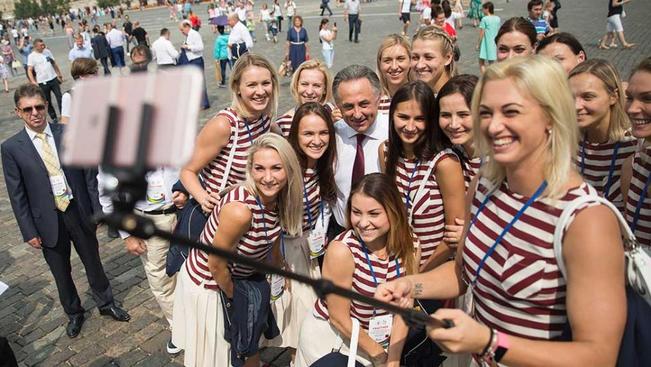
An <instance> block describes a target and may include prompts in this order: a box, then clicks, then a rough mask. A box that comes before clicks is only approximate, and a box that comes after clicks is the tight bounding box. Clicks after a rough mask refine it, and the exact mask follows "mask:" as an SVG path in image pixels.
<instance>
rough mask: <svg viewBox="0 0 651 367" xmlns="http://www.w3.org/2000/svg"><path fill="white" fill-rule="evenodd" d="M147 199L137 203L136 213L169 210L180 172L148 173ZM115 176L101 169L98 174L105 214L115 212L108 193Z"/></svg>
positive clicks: (101, 201)
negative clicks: (173, 187)
mask: <svg viewBox="0 0 651 367" xmlns="http://www.w3.org/2000/svg"><path fill="white" fill-rule="evenodd" d="M145 178H146V179H147V197H146V200H140V201H138V202H136V207H135V209H136V213H138V214H140V213H142V212H150V211H152V210H161V209H167V208H169V207H171V206H172V205H174V202H173V201H172V186H174V184H175V183H176V181H178V180H179V171H178V170H177V169H172V168H159V169H157V170H156V171H152V172H148V173H147V175H146V176H145ZM115 179H116V178H115V176H113V175H111V174H109V173H105V172H103V171H102V170H101V169H100V170H99V173H98V174H97V188H98V191H99V202H100V204H102V211H103V212H104V213H105V214H108V213H112V212H113V202H112V201H111V198H110V196H109V195H108V193H107V187H113V186H115V182H112V181H114V180H115ZM119 232H120V237H122V239H125V238H127V237H129V234H128V233H126V232H122V231H119Z"/></svg>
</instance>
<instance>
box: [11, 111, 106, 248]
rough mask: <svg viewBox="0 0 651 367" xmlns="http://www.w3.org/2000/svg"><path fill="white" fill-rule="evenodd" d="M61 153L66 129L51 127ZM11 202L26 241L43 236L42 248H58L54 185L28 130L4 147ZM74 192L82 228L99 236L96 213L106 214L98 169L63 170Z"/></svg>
mask: <svg viewBox="0 0 651 367" xmlns="http://www.w3.org/2000/svg"><path fill="white" fill-rule="evenodd" d="M50 128H51V129H52V135H53V137H54V140H55V143H56V147H57V151H58V152H61V135H62V134H63V127H62V126H60V125H58V124H51V125H50ZM0 150H1V152H2V170H3V171H4V176H5V182H6V184H7V191H8V193H9V200H10V201H11V207H12V208H13V211H14V215H15V216H16V221H17V222H18V226H19V227H20V232H21V233H22V235H23V240H24V241H25V242H27V241H29V240H31V239H32V238H34V237H41V241H42V243H43V244H42V245H43V246H45V247H54V246H56V244H57V240H58V236H59V221H58V217H57V209H56V207H55V205H54V196H53V194H52V186H51V185H50V179H49V177H48V174H47V169H46V168H45V164H44V163H43V160H42V159H41V157H40V156H39V155H38V151H37V150H36V147H34V144H33V143H32V142H31V140H30V138H29V135H28V134H27V132H26V131H25V129H21V130H20V132H18V133H17V134H16V135H14V136H12V137H11V138H9V139H7V140H6V141H5V142H4V143H2V145H1V146H0ZM63 172H64V174H65V176H66V179H67V181H68V185H70V188H71V189H72V195H73V197H74V199H73V200H74V202H75V203H76V207H77V208H78V210H79V214H80V217H81V220H82V223H80V225H81V226H84V227H85V228H86V229H88V230H90V231H92V233H95V228H96V225H95V224H94V222H93V220H92V216H93V215H94V214H99V213H101V212H102V207H101V206H100V204H99V195H98V192H97V170H96V169H76V168H67V167H63ZM68 210H70V209H68Z"/></svg>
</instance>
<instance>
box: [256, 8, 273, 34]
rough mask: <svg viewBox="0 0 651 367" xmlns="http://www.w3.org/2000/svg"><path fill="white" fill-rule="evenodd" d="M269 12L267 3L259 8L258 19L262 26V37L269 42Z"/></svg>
mask: <svg viewBox="0 0 651 367" xmlns="http://www.w3.org/2000/svg"><path fill="white" fill-rule="evenodd" d="M271 19H272V18H271V10H270V9H269V6H268V5H267V3H264V4H262V8H260V17H259V20H260V21H261V22H262V24H264V36H265V38H266V39H267V41H271V34H270V30H271Z"/></svg>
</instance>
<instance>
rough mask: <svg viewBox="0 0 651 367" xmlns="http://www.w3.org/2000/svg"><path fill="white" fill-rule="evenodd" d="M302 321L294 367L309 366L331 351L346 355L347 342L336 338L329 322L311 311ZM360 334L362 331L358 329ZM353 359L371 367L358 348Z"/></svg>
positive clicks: (334, 330)
mask: <svg viewBox="0 0 651 367" xmlns="http://www.w3.org/2000/svg"><path fill="white" fill-rule="evenodd" d="M303 319H304V321H303V324H302V326H301V332H300V335H299V340H298V348H297V349H296V359H295V360H294V366H295V367H308V366H311V365H312V364H313V363H314V362H316V361H317V360H319V358H321V357H323V356H325V355H326V354H328V353H331V352H332V351H333V349H334V350H335V351H337V350H338V351H339V352H340V353H342V354H345V355H348V344H347V342H342V340H341V338H339V337H338V336H337V335H338V331H337V329H335V327H334V326H332V325H331V324H330V322H328V321H326V320H324V319H322V318H320V317H316V316H314V313H313V311H312V310H309V311H308V313H307V314H304V315H303ZM360 332H363V331H362V330H361V329H360ZM355 359H356V360H357V362H359V363H361V364H363V365H364V366H373V363H371V362H370V358H369V357H368V355H367V354H366V353H364V352H363V351H362V350H361V347H359V346H358V347H357V356H356V357H355Z"/></svg>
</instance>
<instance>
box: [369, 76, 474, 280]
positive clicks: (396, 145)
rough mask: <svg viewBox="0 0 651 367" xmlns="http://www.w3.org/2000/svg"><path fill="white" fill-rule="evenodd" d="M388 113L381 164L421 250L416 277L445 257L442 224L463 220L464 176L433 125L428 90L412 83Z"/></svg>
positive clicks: (447, 254)
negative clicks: (391, 182) (403, 206)
mask: <svg viewBox="0 0 651 367" xmlns="http://www.w3.org/2000/svg"><path fill="white" fill-rule="evenodd" d="M390 111H391V113H390V114H389V121H390V128H389V140H387V142H386V143H385V144H383V145H381V146H380V152H379V154H380V162H383V164H381V166H382V167H383V171H384V172H386V174H387V175H388V176H389V177H391V178H392V179H393V180H394V182H395V183H396V185H397V187H398V191H399V192H400V195H401V197H402V198H403V201H404V204H405V206H406V208H407V213H408V218H409V224H410V225H411V226H412V228H413V231H414V234H415V235H416V237H418V241H419V244H420V250H421V258H420V271H426V270H429V269H433V268H434V267H436V266H438V265H440V264H442V263H443V262H445V261H447V260H448V259H449V257H450V249H449V247H448V244H447V243H445V242H444V241H443V234H444V231H445V225H446V224H455V219H456V218H463V217H464V214H463V199H464V196H465V189H464V180H463V173H462V170H461V165H460V164H459V157H458V155H457V153H455V152H454V150H453V149H452V147H453V145H452V143H451V142H450V139H448V137H447V136H446V135H445V134H444V133H443V131H442V129H441V127H440V126H439V124H438V123H437V117H438V114H437V113H436V112H437V111H436V99H435V98H434V93H432V90H431V89H430V88H429V87H428V86H427V84H425V83H424V82H422V81H413V82H409V83H407V84H406V85H405V86H403V87H402V88H400V89H398V91H397V92H396V94H395V95H394V97H393V100H392V101H391V110H390ZM454 245H456V244H454Z"/></svg>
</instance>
